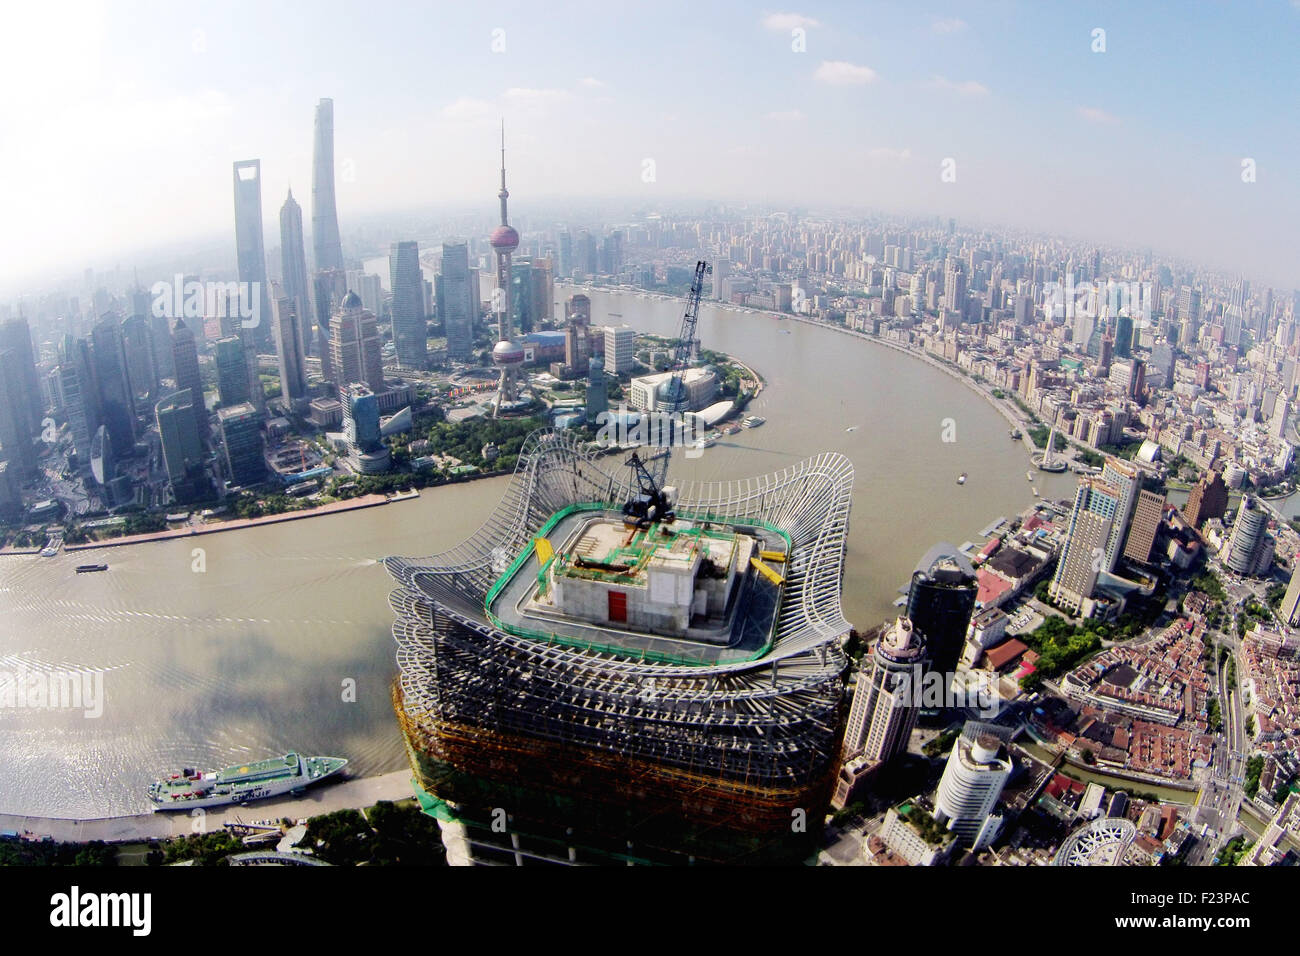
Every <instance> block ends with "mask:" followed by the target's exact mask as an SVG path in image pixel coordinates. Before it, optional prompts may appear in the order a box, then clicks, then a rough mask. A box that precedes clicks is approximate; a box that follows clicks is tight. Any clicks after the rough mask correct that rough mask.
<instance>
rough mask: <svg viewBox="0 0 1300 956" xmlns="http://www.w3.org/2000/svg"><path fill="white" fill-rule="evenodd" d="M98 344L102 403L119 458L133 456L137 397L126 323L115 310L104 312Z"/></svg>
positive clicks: (98, 328) (98, 327) (94, 331)
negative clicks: (131, 378) (129, 370)
mask: <svg viewBox="0 0 1300 956" xmlns="http://www.w3.org/2000/svg"><path fill="white" fill-rule="evenodd" d="M90 338H91V342H92V344H93V346H94V359H95V378H96V381H97V382H98V384H99V406H100V412H101V414H102V416H103V419H104V422H103V423H104V424H105V425H107V426H108V434H109V438H111V439H112V443H113V455H114V456H115V458H117V459H118V460H120V459H122V458H125V457H129V456H130V455H131V450H132V448H133V447H134V445H135V398H134V396H133V395H132V394H131V387H130V382H129V380H128V378H127V374H126V354H125V350H124V347H123V342H122V326H121V324H120V322H119V321H118V317H117V316H116V315H114V314H113V313H112V312H106V313H104V315H103V317H102V318H101V319H100V320H99V322H98V323H96V325H95V327H94V328H93V329H92V330H91V333H90Z"/></svg>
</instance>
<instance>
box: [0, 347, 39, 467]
mask: <svg viewBox="0 0 1300 956" xmlns="http://www.w3.org/2000/svg"><path fill="white" fill-rule="evenodd" d="M25 390H26V382H25V377H24V375H23V363H22V360H21V357H20V356H19V354H18V351H17V350H16V349H0V460H4V461H7V462H9V474H10V475H11V476H13V477H14V478H15V480H17V481H18V482H19V483H22V482H25V481H28V480H30V479H31V478H33V477H35V475H36V448H35V446H34V445H33V444H32V434H31V429H30V427H29V421H30V419H29V417H28V411H27V410H28V408H29V407H30V406H29V405H28V403H27V400H26V397H25V394H24V393H25Z"/></svg>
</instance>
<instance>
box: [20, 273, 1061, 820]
mask: <svg viewBox="0 0 1300 956" xmlns="http://www.w3.org/2000/svg"><path fill="white" fill-rule="evenodd" d="M570 291H572V290H571V289H566V288H564V287H557V295H559V296H563V295H567V294H568V293H569V292H570ZM588 294H589V295H590V296H591V299H592V320H593V322H595V323H598V324H599V323H604V322H619V321H623V322H627V323H628V324H629V325H632V326H634V327H636V328H638V329H642V330H644V331H647V332H653V333H657V334H661V335H669V336H671V335H675V334H676V332H677V329H678V326H679V324H680V321H681V310H682V303H681V302H679V301H660V300H653V299H648V298H646V299H643V298H640V297H638V296H637V295H636V294H633V293H611V292H588ZM699 332H700V337H701V339H702V341H703V345H704V347H706V348H710V349H715V350H719V351H724V352H728V353H731V354H733V355H735V356H736V357H738V358H740V359H741V360H743V361H745V362H746V363H748V364H750V365H752V366H753V367H754V368H755V369H756V370H758V371H759V372H761V373H762V374H763V375H764V377H765V378H766V380H767V384H768V387H767V388H766V389H765V390H764V392H763V394H762V396H761V397H760V398H759V399H758V400H757V401H756V402H755V403H754V404H753V405H752V406H751V411H752V413H754V414H758V415H762V416H764V417H766V418H767V424H766V425H764V426H762V427H760V428H756V429H746V430H745V431H743V432H741V433H740V434H738V435H735V436H731V437H728V438H724V439H723V440H721V441H720V442H719V443H718V444H717V445H716V446H715V447H713V448H710V449H708V450H706V451H705V452H704V454H703V456H702V457H701V458H699V459H698V460H694V461H690V460H687V459H685V458H684V457H681V456H678V457H677V458H675V459H674V462H673V472H672V474H673V476H674V477H675V478H676V479H678V480H680V479H690V478H698V479H727V478H739V477H744V476H749V475H756V474H760V473H763V472H768V471H772V470H775V469H779V468H784V467H786V466H788V465H790V464H792V463H794V462H796V461H798V460H799V459H801V458H804V457H806V456H809V455H812V454H815V453H817V452H821V451H839V452H843V453H844V454H845V455H847V456H848V457H849V458H850V459H851V460H852V461H853V463H854V466H855V469H856V479H855V482H854V504H853V513H852V519H851V533H850V539H849V546H848V554H847V564H846V572H845V582H844V604H845V609H846V614H847V616H848V618H849V619H850V620H851V621H852V622H854V624H855V625H857V626H859V627H869V626H872V625H874V624H876V623H878V622H879V621H881V620H883V619H884V618H885V617H887V616H889V615H891V614H893V613H896V612H895V611H894V609H893V608H892V607H891V604H892V602H893V600H894V599H895V598H896V597H897V591H898V588H899V586H900V585H902V584H904V583H905V582H906V581H907V578H908V576H909V574H910V572H911V569H912V567H913V566H914V565H915V563H916V561H917V560H918V559H919V558H920V556H921V555H922V554H923V553H924V552H925V551H926V550H927V549H928V548H929V547H930V545H931V544H933V543H935V542H936V541H942V540H948V541H952V542H953V543H955V544H961V543H962V542H964V541H967V540H972V539H975V538H976V536H977V535H978V533H979V531H980V530H981V529H982V528H984V527H985V526H986V525H987V524H988V523H989V522H990V521H992V520H993V519H994V518H997V517H1000V516H1004V515H1011V514H1013V513H1015V512H1017V511H1020V510H1021V509H1023V508H1024V507H1026V506H1027V505H1028V504H1029V502H1030V500H1031V495H1030V491H1029V483H1028V482H1027V481H1026V480H1025V471H1026V469H1027V468H1028V467H1029V465H1028V456H1027V454H1026V452H1025V450H1024V448H1023V446H1021V445H1020V444H1018V443H1014V442H1012V441H1010V440H1009V438H1008V437H1007V425H1006V422H1005V420H1004V419H1003V418H1001V416H999V415H998V414H997V413H996V412H995V411H994V410H993V409H992V408H990V407H989V405H988V404H987V403H985V402H983V401H981V400H980V399H979V398H978V397H977V396H976V395H974V394H973V393H972V392H971V391H970V390H969V389H968V388H967V387H966V386H965V385H964V384H963V383H961V382H959V381H956V380H954V379H953V378H951V377H949V376H948V375H945V374H944V373H942V372H940V371H938V370H935V369H933V368H930V367H928V366H926V365H924V364H922V363H921V362H919V361H917V360H915V359H913V358H910V357H908V356H905V355H901V354H899V353H897V352H895V351H893V350H891V349H888V348H885V347H883V346H881V345H878V344H874V343H871V342H867V341H859V340H855V339H852V338H850V337H848V336H844V335H841V334H837V333H834V332H832V331H829V330H826V329H819V328H816V327H811V326H806V325H803V324H800V323H797V322H792V321H783V320H779V319H777V318H775V317H773V316H769V315H762V314H743V313H737V312H732V311H724V310H721V309H718V308H716V307H714V306H712V305H709V304H707V303H706V304H705V305H704V307H703V308H702V310H701V316H700V329H699ZM945 419H952V423H951V427H949V428H948V429H947V431H948V432H949V435H950V437H953V438H955V440H954V441H951V442H945V441H943V440H942V439H943V437H944V432H945ZM607 460H608V461H610V462H611V464H616V462H617V460H616V459H613V458H611V459H607ZM963 471H965V472H967V473H968V475H969V478H968V480H967V482H966V484H965V485H964V486H958V485H957V483H956V477H957V475H958V474H959V473H960V472H963ZM506 480H507V479H504V478H498V479H488V480H484V481H479V482H472V483H468V484H461V485H452V486H447V487H444V488H438V489H427V490H425V491H424V492H423V496H422V497H421V499H420V500H419V501H408V502H399V503H394V504H389V505H385V506H383V507H378V508H370V509H366V510H362V511H355V512H349V513H346V514H341V515H333V516H329V517H321V518H313V519H309V520H305V521H294V522H288V523H284V524H278V525H270V526H266V527H261V528H255V529H250V530H245V531H235V532H229V533H223V534H217V535H210V536H205V537H202V538H198V539H194V540H179V541H165V542H156V543H150V544H142V545H136V546H130V547H123V548H117V549H112V550H107V551H103V552H99V553H98V554H99V555H101V557H98V558H97V559H96V560H102V561H104V562H106V563H108V565H109V570H108V571H107V572H105V573H102V574H85V575H77V574H75V572H74V568H75V566H76V565H77V564H79V563H83V562H84V561H85V560H87V557H86V555H85V554H82V555H68V554H61V555H59V556H58V557H56V558H48V559H43V558H36V557H5V558H0V629H2V630H0V671H10V672H12V671H14V670H15V669H16V668H18V667H19V666H20V665H22V666H26V667H27V668H28V669H35V670H51V669H53V670H58V669H67V670H74V669H92V670H97V671H102V672H103V689H104V698H105V705H104V711H103V714H102V716H100V717H98V718H88V717H86V716H84V715H83V714H82V713H81V712H80V711H67V710H64V711H59V710H43V709H31V710H25V709H11V708H0V812H9V813H29V814H42V815H47V816H97V815H108V814H117V813H129V812H139V811H140V810H142V809H147V807H148V802H147V800H146V798H145V797H144V789H145V787H146V786H147V784H148V782H149V781H150V780H152V779H154V778H155V777H157V776H158V775H160V774H161V773H163V772H164V771H168V770H173V769H178V768H179V767H181V766H190V767H194V766H198V767H201V768H205V769H206V768H209V767H215V766H226V765H228V764H231V763H234V762H237V761H240V760H243V759H247V758H256V757H263V756H267V755H269V754H271V753H275V752H284V751H288V750H293V749H296V750H300V751H302V752H304V753H322V754H332V755H339V756H344V757H347V758H349V760H350V761H351V765H350V767H349V771H350V772H352V773H354V774H373V773H383V772H387V771H392V770H396V769H400V768H401V767H402V765H403V763H404V755H403V751H402V745H401V737H400V734H399V732H398V730H397V726H396V721H395V719H394V717H393V715H392V710H391V705H390V703H389V696H388V694H389V683H390V681H391V679H392V677H393V676H394V674H395V669H396V665H395V662H394V647H393V641H392V637H391V635H390V633H389V628H390V625H391V620H392V615H391V611H390V610H389V608H388V603H387V596H388V591H389V588H390V582H389V578H388V576H387V574H386V573H385V572H384V571H383V569H382V567H381V566H379V565H378V563H377V560H378V559H379V558H380V557H382V556H384V555H386V554H409V555H419V554H430V553H434V552H437V551H439V550H442V549H445V548H448V547H451V546H453V545H455V544H457V543H458V542H459V541H461V540H462V539H464V538H465V537H466V536H468V535H469V534H471V533H473V531H474V530H475V529H476V528H477V527H478V525H479V524H480V523H481V522H482V520H483V519H484V518H485V517H486V516H487V514H488V513H489V512H490V510H491V509H492V507H493V506H494V505H495V503H496V501H497V500H498V499H499V497H500V495H501V492H502V490H503V488H504V487H505V482H506ZM1074 481H1075V479H1074V478H1073V477H1072V476H1070V475H1068V474H1066V475H1045V474H1041V473H1036V475H1035V484H1036V485H1037V487H1038V489H1039V491H1040V492H1042V493H1043V494H1046V495H1049V496H1052V497H1058V498H1059V497H1065V496H1068V495H1069V494H1070V493H1071V489H1072V488H1073V485H1074ZM196 547H198V548H202V549H203V555H202V562H201V565H199V564H196V558H195V556H194V555H193V549H194V548H196ZM197 566H202V567H204V570H202V571H198V570H195V568H196V567H197ZM347 682H355V694H350V693H348V690H347V687H348V686H350V684H348V683H347ZM353 696H354V697H355V701H351V700H347V699H345V698H348V697H353Z"/></svg>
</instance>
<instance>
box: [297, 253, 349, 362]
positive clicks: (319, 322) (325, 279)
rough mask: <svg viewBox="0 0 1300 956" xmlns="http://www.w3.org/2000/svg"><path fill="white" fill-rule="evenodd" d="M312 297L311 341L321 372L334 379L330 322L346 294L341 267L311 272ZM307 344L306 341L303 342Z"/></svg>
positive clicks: (345, 282)
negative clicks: (313, 337)
mask: <svg viewBox="0 0 1300 956" xmlns="http://www.w3.org/2000/svg"><path fill="white" fill-rule="evenodd" d="M311 281H312V298H313V299H314V300H315V305H316V341H315V342H314V343H312V347H313V348H314V350H315V352H316V354H317V355H319V356H320V364H321V373H322V374H323V375H324V376H325V378H326V379H327V380H329V381H331V382H332V381H334V372H333V368H332V367H331V362H332V356H331V354H330V323H331V322H332V321H333V318H334V313H335V312H337V311H338V309H339V306H340V304H341V303H342V302H343V299H344V297H345V296H346V295H347V294H348V284H347V276H346V274H345V273H344V272H343V270H342V269H324V270H321V271H318V272H314V273H312V277H311ZM303 344H304V345H307V344H308V343H307V342H305V341H304V342H303Z"/></svg>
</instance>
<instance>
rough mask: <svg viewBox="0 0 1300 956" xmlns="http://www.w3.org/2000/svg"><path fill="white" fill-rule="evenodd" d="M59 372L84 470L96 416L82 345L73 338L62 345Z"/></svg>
mask: <svg viewBox="0 0 1300 956" xmlns="http://www.w3.org/2000/svg"><path fill="white" fill-rule="evenodd" d="M57 372H58V376H59V388H60V390H61V391H62V392H63V414H64V415H65V416H67V420H68V430H69V431H70V432H71V434H72V448H73V451H75V452H76V455H77V467H78V468H85V467H87V466H88V465H89V464H90V436H91V434H92V433H93V431H94V422H95V413H94V409H93V406H92V405H91V404H90V403H89V398H90V396H89V390H90V386H89V385H88V384H87V373H86V365H85V362H84V360H83V359H82V358H81V348H80V343H78V342H77V340H76V339H74V338H73V337H72V336H71V335H65V336H64V337H63V341H62V342H61V343H60V345H59V367H58V369H57Z"/></svg>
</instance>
